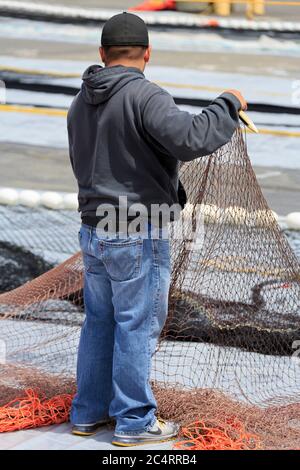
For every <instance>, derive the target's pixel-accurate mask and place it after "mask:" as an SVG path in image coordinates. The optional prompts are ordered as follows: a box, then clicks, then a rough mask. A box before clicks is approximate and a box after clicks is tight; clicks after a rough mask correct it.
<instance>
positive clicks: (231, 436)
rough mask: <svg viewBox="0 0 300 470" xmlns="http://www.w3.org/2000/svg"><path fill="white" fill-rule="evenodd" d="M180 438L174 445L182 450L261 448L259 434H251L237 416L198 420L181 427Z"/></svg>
mask: <svg viewBox="0 0 300 470" xmlns="http://www.w3.org/2000/svg"><path fill="white" fill-rule="evenodd" d="M179 438H183V440H181V441H179V442H177V443H176V444H175V445H174V449H180V450H260V449H261V446H260V442H259V438H258V436H255V435H254V434H249V433H248V432H247V431H246V430H245V427H244V425H243V424H242V423H240V422H239V421H237V420H236V419H235V418H233V419H231V420H226V422H225V423H224V424H223V425H222V426H221V425H220V424H219V423H217V424H214V423H205V422H204V421H196V422H195V423H193V424H190V425H189V426H187V427H183V428H182V429H181V433H180V435H179Z"/></svg>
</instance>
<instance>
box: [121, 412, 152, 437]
mask: <svg viewBox="0 0 300 470" xmlns="http://www.w3.org/2000/svg"><path fill="white" fill-rule="evenodd" d="M156 419H157V418H156V416H154V418H153V420H152V421H151V422H150V424H148V425H147V426H146V427H145V428H143V429H140V430H139V431H118V430H117V429H116V431H115V433H116V434H120V435H121V436H138V435H139V434H142V433H143V432H147V431H149V429H151V428H152V426H153V425H154V424H155V423H156Z"/></svg>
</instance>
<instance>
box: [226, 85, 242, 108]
mask: <svg viewBox="0 0 300 470" xmlns="http://www.w3.org/2000/svg"><path fill="white" fill-rule="evenodd" d="M224 93H231V94H232V95H234V96H235V97H236V98H237V99H238V100H239V102H240V103H241V109H242V110H243V111H246V110H247V101H246V100H245V98H244V97H243V95H242V94H241V93H240V92H239V91H238V90H225V92H224Z"/></svg>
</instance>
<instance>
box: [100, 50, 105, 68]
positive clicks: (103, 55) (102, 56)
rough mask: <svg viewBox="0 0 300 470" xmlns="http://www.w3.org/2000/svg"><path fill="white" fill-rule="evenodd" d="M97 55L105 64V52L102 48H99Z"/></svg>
mask: <svg viewBox="0 0 300 470" xmlns="http://www.w3.org/2000/svg"><path fill="white" fill-rule="evenodd" d="M99 54H100V57H101V60H102V62H103V63H104V64H105V52H104V48H103V47H102V46H101V47H99Z"/></svg>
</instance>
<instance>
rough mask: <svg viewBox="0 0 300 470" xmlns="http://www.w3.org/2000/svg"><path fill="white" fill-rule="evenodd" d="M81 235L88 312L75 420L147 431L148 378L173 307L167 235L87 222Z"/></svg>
mask: <svg viewBox="0 0 300 470" xmlns="http://www.w3.org/2000/svg"><path fill="white" fill-rule="evenodd" d="M79 240H80V246H81V250H82V254H83V262H84V268H85V269H84V305H85V314H86V316H85V320H84V324H83V326H82V330H81V337H80V342H79V351H78V363H77V394H76V396H75V398H74V401H73V405H72V410H71V422H72V423H74V424H89V423H95V422H97V421H99V420H101V419H105V418H107V417H113V418H115V420H116V431H117V432H118V433H124V434H127V433H133V434H134V433H138V432H142V431H146V430H148V429H149V428H150V427H151V426H152V425H153V424H154V422H155V420H156V417H155V412H156V408H157V404H156V401H155V398H154V395H153V392H152V390H151V387H150V383H149V379H150V372H151V358H152V356H153V354H154V352H155V349H156V345H157V340H158V338H159V335H160V333H161V331H162V328H163V326H164V324H165V321H166V317H167V311H168V294H169V285H170V250H169V241H168V240H167V239H162V238H160V239H154V238H152V239H151V238H147V237H146V238H145V237H144V236H143V235H141V234H140V235H139V234H135V235H132V236H129V237H126V238H123V237H122V238H115V237H114V238H109V237H107V236H106V235H105V234H103V235H101V236H99V233H98V231H97V230H96V228H93V227H90V226H88V225H84V224H82V226H81V229H80V231H79Z"/></svg>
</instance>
